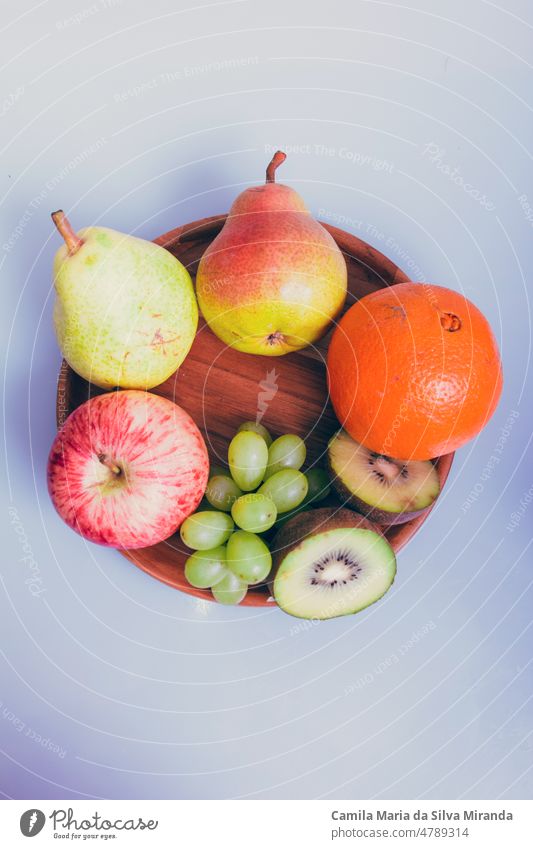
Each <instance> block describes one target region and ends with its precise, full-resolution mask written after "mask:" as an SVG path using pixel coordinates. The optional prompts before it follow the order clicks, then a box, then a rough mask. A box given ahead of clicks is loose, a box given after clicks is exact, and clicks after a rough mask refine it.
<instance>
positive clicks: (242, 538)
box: [226, 531, 272, 584]
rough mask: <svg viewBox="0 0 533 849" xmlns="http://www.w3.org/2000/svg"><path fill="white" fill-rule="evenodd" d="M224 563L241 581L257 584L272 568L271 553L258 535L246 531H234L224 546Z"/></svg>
mask: <svg viewBox="0 0 533 849" xmlns="http://www.w3.org/2000/svg"><path fill="white" fill-rule="evenodd" d="M226 563H227V567H228V569H230V570H231V572H233V573H234V574H235V575H237V577H238V578H240V579H241V580H242V581H246V583H247V584H258V583H260V582H261V581H264V580H265V578H266V577H267V575H268V573H269V572H270V570H271V568H272V555H271V554H270V551H269V548H268V546H267V545H266V543H264V542H263V540H262V539H261V538H260V537H258V536H256V535H255V534H250V533H248V532H247V531H235V533H234V534H232V535H231V536H230V538H229V540H228V545H227V547H226Z"/></svg>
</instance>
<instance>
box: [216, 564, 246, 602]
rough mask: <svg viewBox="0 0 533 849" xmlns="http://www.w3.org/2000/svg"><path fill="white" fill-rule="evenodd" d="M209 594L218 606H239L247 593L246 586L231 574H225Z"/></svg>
mask: <svg viewBox="0 0 533 849" xmlns="http://www.w3.org/2000/svg"><path fill="white" fill-rule="evenodd" d="M211 592H212V593H213V596H214V598H215V599H216V601H219V602H220V604H239V602H241V601H242V600H243V598H244V596H245V595H246V593H247V592H248V584H247V583H246V582H245V581H241V579H240V578H238V577H237V575H234V574H233V572H227V574H226V575H224V577H223V578H222V580H221V581H219V583H217V584H215V586H214V587H212V588H211Z"/></svg>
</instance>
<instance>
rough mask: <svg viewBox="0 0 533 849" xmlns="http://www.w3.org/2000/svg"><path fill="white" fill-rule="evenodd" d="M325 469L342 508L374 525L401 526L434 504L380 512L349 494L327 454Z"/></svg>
mask: <svg viewBox="0 0 533 849" xmlns="http://www.w3.org/2000/svg"><path fill="white" fill-rule="evenodd" d="M327 467H328V473H329V477H330V480H331V485H332V487H333V489H334V490H335V492H336V493H337V496H338V498H339V499H340V501H341V503H342V505H343V507H349V508H350V509H351V510H356V511H357V512H358V513H360V514H361V515H362V516H364V517H365V519H368V521H369V522H373V523H375V524H376V525H382V526H384V527H387V528H388V527H390V526H391V525H402V524H403V523H404V522H409V521H410V520H411V519H414V518H416V516H421V515H422V514H423V513H429V511H430V510H431V508H432V507H433V505H434V504H435V502H433V504H430V505H429V506H428V507H422V509H421V510H409V511H404V512H403V513H391V511H390V510H380V509H379V507H371V506H370V504H367V503H366V501H363V500H362V499H361V498H358V496H357V495H354V493H353V492H350V490H349V489H348V487H347V486H346V485H345V484H344V483H343V482H342V481H341V479H340V477H339V476H338V475H337V474H335V472H334V470H333V467H332V465H331V461H330V458H329V454H328V461H327Z"/></svg>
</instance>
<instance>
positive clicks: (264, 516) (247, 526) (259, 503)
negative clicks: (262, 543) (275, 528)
mask: <svg viewBox="0 0 533 849" xmlns="http://www.w3.org/2000/svg"><path fill="white" fill-rule="evenodd" d="M231 515H232V516H233V520H234V522H235V524H237V525H238V526H239V527H240V528H242V529H243V531H250V533H253V534H261V533H263V531H268V529H269V528H271V527H272V525H273V524H274V522H275V521H276V518H277V515H278V511H277V508H276V505H275V504H274V502H273V501H272V499H271V498H269V497H268V495H262V494H261V493H259V492H250V493H247V494H246V495H241V497H240V498H238V499H237V501H236V502H235V504H234V505H233V507H232V508H231Z"/></svg>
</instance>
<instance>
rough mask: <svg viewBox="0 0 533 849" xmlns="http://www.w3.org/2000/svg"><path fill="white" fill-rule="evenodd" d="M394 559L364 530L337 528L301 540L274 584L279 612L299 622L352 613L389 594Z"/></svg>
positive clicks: (376, 536)
mask: <svg viewBox="0 0 533 849" xmlns="http://www.w3.org/2000/svg"><path fill="white" fill-rule="evenodd" d="M395 574H396V558H395V556H394V552H393V550H392V548H391V547H390V545H389V543H388V542H387V540H386V539H385V538H384V537H382V536H381V535H380V534H378V533H376V532H375V531H371V530H366V529H363V528H337V529H335V530H331V531H324V532H323V533H317V534H314V535H312V536H309V537H307V538H306V539H303V540H302V542H300V543H299V544H298V545H297V546H296V548H293V549H292V551H290V552H289V553H288V554H287V555H286V556H285V557H284V559H283V560H282V561H281V564H280V566H279V569H278V572H277V574H276V577H275V580H274V597H275V599H276V601H277V603H278V604H279V606H280V607H281V608H282V609H283V610H285V611H286V612H287V613H291V614H292V615H293V616H299V617H301V618H303V619H331V618H333V617H334V616H345V615H346V614H348V613H356V612H357V611H358V610H362V609H363V608H364V607H368V605H369V604H373V602H375V601H377V600H378V599H379V598H381V596H382V595H384V593H386V592H387V590H388V589H389V587H390V586H391V584H392V582H393V581H394V576H395Z"/></svg>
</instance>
